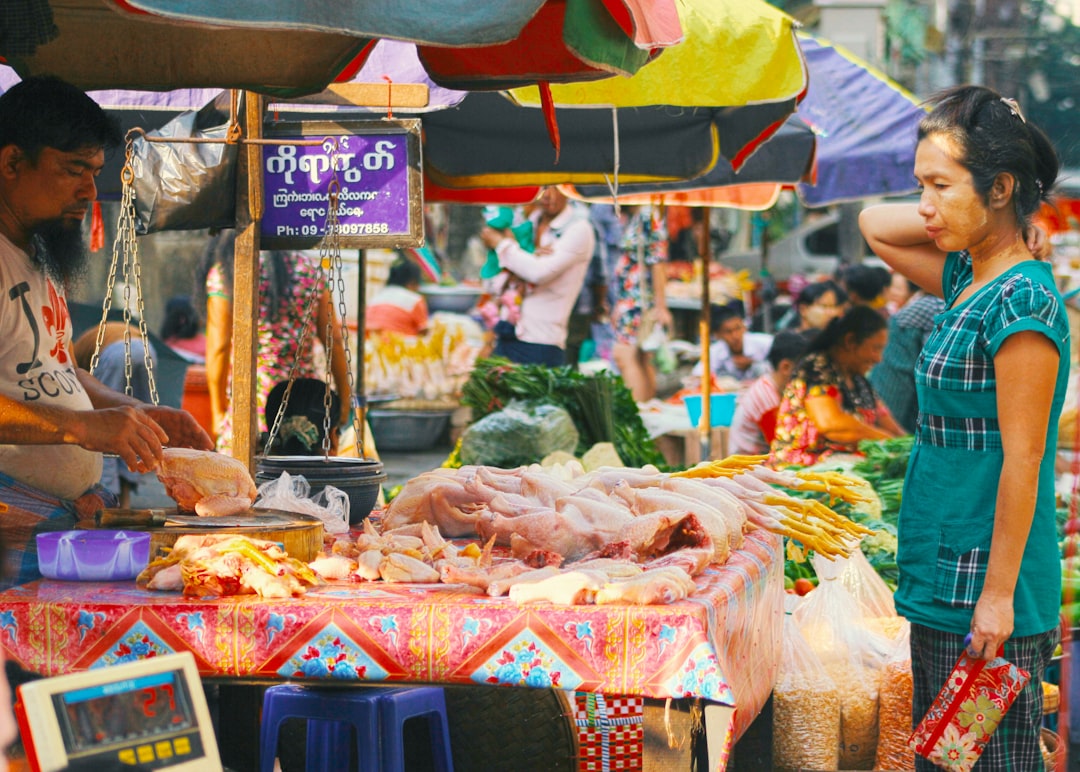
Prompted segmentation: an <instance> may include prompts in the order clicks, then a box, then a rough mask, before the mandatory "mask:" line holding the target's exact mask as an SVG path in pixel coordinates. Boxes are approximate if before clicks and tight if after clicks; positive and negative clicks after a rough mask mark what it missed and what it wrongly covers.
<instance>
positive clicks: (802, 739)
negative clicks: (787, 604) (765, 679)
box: [773, 614, 840, 772]
mask: <svg viewBox="0 0 1080 772" xmlns="http://www.w3.org/2000/svg"><path fill="white" fill-rule="evenodd" d="M781 646H782V653H781V656H780V668H779V671H778V672H777V674H776V685H775V686H774V687H773V767H774V768H775V769H777V770H782V771H783V772H787V771H788V770H791V771H792V772H794V770H799V769H814V770H836V769H837V768H838V765H839V762H840V745H839V740H840V693H839V692H838V691H837V689H836V684H834V683H833V680H832V679H831V678H830V677H829V675H828V674H827V673H826V672H825V668H823V667H822V665H821V661H820V660H819V659H818V656H817V655H816V654H815V653H814V651H813V649H811V648H810V646H809V645H808V644H807V642H806V639H805V638H803V636H802V633H800V632H799V628H798V626H797V625H796V624H795V622H794V620H793V619H792V617H791V615H790V614H787V615H785V616H784V632H783V640H782V642H781Z"/></svg>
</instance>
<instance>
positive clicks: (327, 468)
mask: <svg viewBox="0 0 1080 772" xmlns="http://www.w3.org/2000/svg"><path fill="white" fill-rule="evenodd" d="M282 472H288V473H289V474H290V475H292V476H294V477H295V476H302V477H303V478H304V479H305V480H307V483H308V485H309V486H311V493H312V495H316V494H318V493H319V492H320V491H321V490H322V489H323V488H325V487H326V486H327V485H332V486H334V487H335V488H337V489H339V490H340V491H342V492H343V493H344V494H345V495H346V496H348V497H349V524H350V525H359V524H360V523H362V522H363V521H364V520H365V519H366V518H367V516H368V515H370V514H371V510H372V509H373V508H374V507H375V502H376V501H378V499H379V489H380V488H381V487H382V485H383V483H385V482H386V478H387V476H386V472H384V471H383V465H382V463H381V462H379V461H373V460H371V459H364V458H349V457H335V456H331V457H330V459H328V460H327V459H324V458H323V457H322V456H270V457H264V458H260V459H258V460H257V462H256V466H255V484H256V485H262V484H264V483H268V482H272V481H273V480H276V479H278V478H279V477H281V473H282Z"/></svg>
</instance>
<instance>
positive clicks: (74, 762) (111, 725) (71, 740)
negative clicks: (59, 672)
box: [15, 652, 222, 772]
mask: <svg viewBox="0 0 1080 772" xmlns="http://www.w3.org/2000/svg"><path fill="white" fill-rule="evenodd" d="M15 715H16V718H17V719H18V722H19V731H20V734H21V736H22V741H23V746H24V747H25V749H26V757H27V761H28V762H29V764H30V768H31V769H32V770H41V772H56V771H57V770H72V772H78V771H79V770H85V771H86V772H91V771H92V770H101V769H116V768H118V767H119V768H122V767H125V766H132V767H135V766H138V767H139V768H140V769H167V770H169V772H221V768H222V767H221V759H220V757H219V756H218V749H217V740H216V739H215V737H214V728H213V726H212V724H211V722H210V712H209V710H208V709H207V707H206V696H205V694H204V693H203V688H202V683H201V682H200V680H199V673H198V670H197V669H196V667H195V658H194V657H192V656H191V653H190V652H183V653H180V654H167V655H163V656H159V657H151V658H149V659H143V660H139V661H137V662H131V663H126V664H123V665H114V666H112V667H104V668H96V669H94V670H87V671H85V672H80V673H72V674H70V675H63V676H56V677H55V678H43V679H41V680H38V681H32V682H30V683H27V684H23V685H22V686H20V687H19V688H18V700H17V702H16V705H15Z"/></svg>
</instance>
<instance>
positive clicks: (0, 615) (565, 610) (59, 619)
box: [0, 531, 784, 737]
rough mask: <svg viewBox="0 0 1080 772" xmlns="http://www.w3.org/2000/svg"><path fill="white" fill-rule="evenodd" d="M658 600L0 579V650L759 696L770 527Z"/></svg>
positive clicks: (769, 639) (770, 629)
mask: <svg viewBox="0 0 1080 772" xmlns="http://www.w3.org/2000/svg"><path fill="white" fill-rule="evenodd" d="M697 584H698V590H697V592H696V593H694V595H692V596H691V597H690V598H688V599H687V600H685V601H682V602H680V603H675V604H671V605H667V606H554V605H551V604H547V603H544V604H534V605H528V606H518V605H515V604H514V603H512V602H511V601H510V600H509V599H508V598H505V597H503V598H490V597H488V596H487V595H481V594H478V593H477V592H475V591H470V590H468V589H467V588H465V587H463V586H460V585H407V584H386V583H382V582H372V583H363V584H355V583H330V584H326V585H323V586H321V587H318V588H315V589H313V590H311V591H309V592H308V593H307V594H306V595H305V596H303V597H300V598H294V599H291V600H285V601H282V600H260V599H258V598H256V597H254V596H239V597H230V598H213V599H207V598H192V599H185V598H183V597H181V596H179V595H177V594H172V593H160V592H149V591H143V590H139V589H138V588H136V586H135V584H134V583H133V582H111V583H90V582H86V583H77V582H58V581H49V580H41V581H37V582H32V583H30V584H26V585H22V586H20V587H16V588H14V589H11V590H8V591H6V592H3V593H0V642H2V645H3V648H4V653H5V654H6V655H7V656H8V657H9V658H11V659H14V660H16V661H17V662H19V663H21V664H22V665H23V666H24V667H26V668H28V669H30V670H32V671H35V672H38V673H42V674H45V675H60V674H63V673H68V672H72V671H77V670H86V669H90V668H96V667H104V666H108V665H112V664H116V663H119V662H124V661H128V660H133V659H140V658H145V657H152V656H155V655H158V654H167V653H170V652H176V651H190V652H191V653H192V654H193V655H194V657H195V660H196V662H197V663H198V667H199V670H200V672H201V673H202V674H203V675H206V676H225V677H240V678H244V677H252V678H255V677H259V678H279V679H304V678H311V679H334V680H346V681H418V682H429V683H432V682H433V683H463V684H468V683H479V684H492V685H502V686H518V687H540V688H550V687H554V688H559V689H564V690H567V691H573V692H600V693H606V694H612V695H641V696H644V697H655V698H665V697H675V698H682V697H700V698H704V699H707V700H711V701H715V702H719V703H723V704H726V705H731V706H735V707H736V708H737V711H736V725H735V732H734V735H735V736H736V737H738V736H739V735H740V734H741V733H742V730H744V729H745V727H746V726H747V725H748V724H749V722H750V721H751V720H752V719H753V717H754V716H755V715H757V713H758V711H759V710H760V708H761V706H762V705H764V703H765V701H766V699H768V696H769V694H770V692H771V691H772V685H773V681H774V679H775V675H776V668H777V660H778V657H779V652H780V646H779V641H780V630H781V621H782V614H783V597H784V593H783V560H782V558H781V556H780V543H779V540H778V539H777V538H776V537H774V536H772V535H771V534H768V533H765V532H760V531H758V532H753V533H751V534H748V535H747V538H746V543H745V546H744V548H743V549H741V550H736V551H733V552H732V555H731V559H730V560H729V561H728V563H727V564H725V565H723V566H714V567H711V568H709V569H708V570H707V571H706V572H705V573H704V574H702V575H701V576H699V577H697Z"/></svg>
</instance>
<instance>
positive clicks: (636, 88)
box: [513, 0, 806, 107]
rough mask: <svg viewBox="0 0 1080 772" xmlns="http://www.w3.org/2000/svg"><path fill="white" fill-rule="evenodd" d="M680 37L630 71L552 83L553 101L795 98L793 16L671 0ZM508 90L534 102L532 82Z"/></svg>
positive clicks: (800, 87) (711, 102)
mask: <svg viewBox="0 0 1080 772" xmlns="http://www.w3.org/2000/svg"><path fill="white" fill-rule="evenodd" d="M676 7H677V8H678V13H679V20H680V22H681V23H682V29H683V34H684V35H685V39H684V40H683V42H682V43H680V44H679V45H677V46H674V47H672V48H671V49H670V50H669V51H665V53H664V55H663V56H661V57H659V58H658V59H656V60H655V61H653V62H650V63H649V64H647V65H645V66H644V67H642V68H641V70H640V71H639V72H638V73H637V74H636V75H634V76H633V77H630V78H617V79H616V78H609V79H608V80H603V81H597V82H592V83H570V84H562V85H556V86H552V88H551V93H552V97H553V100H554V102H555V104H556V105H564V106H570V105H610V106H615V107H638V106H642V105H657V104H667V105H682V106H688V107H693V106H697V107H715V106H717V105H744V104H752V103H755V102H765V101H784V100H788V99H791V98H795V97H798V96H799V95H801V94H802V92H803V91H804V90H805V88H806V73H805V70H804V67H803V58H802V53H801V52H800V50H799V46H798V43H797V42H796V40H795V36H794V26H795V22H794V20H793V19H792V18H791V17H790V16H788V15H787V14H785V13H784V12H782V11H780V10H779V9H777V8H775V7H774V6H771V5H769V4H768V3H766V2H764V0H737V2H736V1H735V0H726V1H725V0H676ZM513 97H514V99H515V100H516V101H518V102H519V103H521V104H528V105H533V106H535V105H538V104H540V95H539V93H538V91H537V89H536V88H520V89H515V90H514V91H513Z"/></svg>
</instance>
